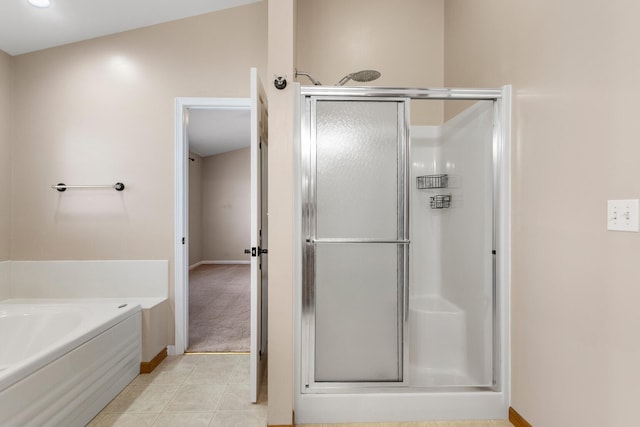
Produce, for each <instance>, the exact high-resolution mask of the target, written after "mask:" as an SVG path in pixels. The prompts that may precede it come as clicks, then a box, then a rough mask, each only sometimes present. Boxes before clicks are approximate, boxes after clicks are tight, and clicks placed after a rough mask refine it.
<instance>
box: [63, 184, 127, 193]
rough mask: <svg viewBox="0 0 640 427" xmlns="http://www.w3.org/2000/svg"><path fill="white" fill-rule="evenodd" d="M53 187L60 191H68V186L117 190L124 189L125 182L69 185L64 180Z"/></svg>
mask: <svg viewBox="0 0 640 427" xmlns="http://www.w3.org/2000/svg"><path fill="white" fill-rule="evenodd" d="M51 188H53V189H54V190H58V191H60V192H62V191H67V188H113V189H114V190H116V191H122V190H124V184H123V183H121V182H116V183H115V184H113V185H67V184H65V183H64V182H60V183H58V184H56V185H52V186H51Z"/></svg>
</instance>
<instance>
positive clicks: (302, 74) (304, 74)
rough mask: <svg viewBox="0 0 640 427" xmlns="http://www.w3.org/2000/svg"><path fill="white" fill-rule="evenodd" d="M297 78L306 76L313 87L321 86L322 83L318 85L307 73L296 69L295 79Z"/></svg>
mask: <svg viewBox="0 0 640 427" xmlns="http://www.w3.org/2000/svg"><path fill="white" fill-rule="evenodd" d="M298 76H306V77H308V78H309V80H311V83H313V84H314V85H316V86H322V83H320V82H319V81H318V80H316V79H314V78H313V77H311V74H309V73H305V72H304V71H298V70H297V69H296V78H297V77H298Z"/></svg>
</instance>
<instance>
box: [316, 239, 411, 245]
mask: <svg viewBox="0 0 640 427" xmlns="http://www.w3.org/2000/svg"><path fill="white" fill-rule="evenodd" d="M307 243H314V244H315V243H393V244H396V245H408V244H409V243H411V240H408V239H407V240H385V239H307Z"/></svg>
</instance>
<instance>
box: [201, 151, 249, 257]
mask: <svg viewBox="0 0 640 427" xmlns="http://www.w3.org/2000/svg"><path fill="white" fill-rule="evenodd" d="M250 155H251V152H250V149H249V148H243V149H241V150H235V151H230V152H228V153H222V154H218V155H215V156H209V157H205V158H204V159H203V160H204V166H203V172H202V257H203V259H204V260H205V261H239V260H244V261H249V260H250V255H245V254H244V248H248V247H250V246H251V245H250V243H251V227H250V221H251V157H250Z"/></svg>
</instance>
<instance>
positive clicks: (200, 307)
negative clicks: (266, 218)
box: [186, 108, 251, 353]
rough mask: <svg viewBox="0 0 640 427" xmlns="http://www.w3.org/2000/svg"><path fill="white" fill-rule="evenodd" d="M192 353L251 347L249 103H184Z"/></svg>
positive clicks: (235, 350) (190, 338)
mask: <svg viewBox="0 0 640 427" xmlns="http://www.w3.org/2000/svg"><path fill="white" fill-rule="evenodd" d="M187 113H188V125H187V143H188V147H189V162H188V168H189V173H188V177H189V238H188V239H187V244H188V246H189V247H188V251H189V328H188V331H189V345H188V347H187V349H186V351H187V352H190V353H199V352H214V353H215V352H249V350H250V338H251V334H250V314H251V305H250V302H251V292H250V280H251V278H250V255H247V254H245V253H244V248H245V247H246V246H247V244H248V242H249V241H250V238H251V230H250V218H251V217H250V215H251V203H250V198H249V195H250V190H251V153H250V141H251V131H250V125H251V123H250V120H251V117H250V110H249V109H240V108H237V109H225V108H215V109H214V108H189V109H188V111H187Z"/></svg>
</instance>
